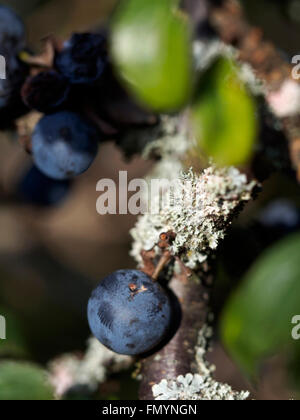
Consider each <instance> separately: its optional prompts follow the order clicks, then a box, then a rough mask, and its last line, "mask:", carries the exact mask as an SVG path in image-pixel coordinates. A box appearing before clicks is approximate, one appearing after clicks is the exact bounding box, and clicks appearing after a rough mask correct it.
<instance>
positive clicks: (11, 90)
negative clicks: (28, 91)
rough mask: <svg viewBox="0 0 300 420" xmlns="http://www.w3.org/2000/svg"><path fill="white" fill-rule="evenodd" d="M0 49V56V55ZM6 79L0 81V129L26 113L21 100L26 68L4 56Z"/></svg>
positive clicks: (17, 61)
mask: <svg viewBox="0 0 300 420" xmlns="http://www.w3.org/2000/svg"><path fill="white" fill-rule="evenodd" d="M1 51H2V50H1V47H0V54H1ZM5 58H6V78H5V79H0V128H6V127H7V126H9V124H10V123H11V121H13V120H14V119H15V118H17V117H19V116H20V115H22V114H24V113H25V112H26V111H27V109H28V108H27V107H26V106H25V104H24V103H23V101H22V98H21V94H20V91H21V87H22V85H23V83H24V81H25V79H26V77H27V75H28V67H27V66H26V65H25V64H24V63H22V62H21V61H20V60H19V59H18V58H16V57H15V56H13V55H12V56H9V55H6V56H5Z"/></svg>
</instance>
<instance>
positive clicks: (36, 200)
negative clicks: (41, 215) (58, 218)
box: [17, 166, 71, 206]
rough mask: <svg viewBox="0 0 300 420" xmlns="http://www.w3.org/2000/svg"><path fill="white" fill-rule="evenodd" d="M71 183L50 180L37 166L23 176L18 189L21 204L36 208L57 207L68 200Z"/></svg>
mask: <svg viewBox="0 0 300 420" xmlns="http://www.w3.org/2000/svg"><path fill="white" fill-rule="evenodd" d="M70 188H71V182H70V181H69V180H67V181H58V180H54V179H51V178H48V177H47V176H45V175H44V174H42V173H41V172H40V171H39V170H38V169H37V168H36V167H35V166H32V167H31V168H30V169H29V171H28V172H27V173H26V174H25V175H24V176H23V178H22V180H21V181H20V182H19V185H18V187H17V197H18V198H19V199H20V200H21V202H24V203H28V204H32V205H36V206H55V205H59V204H61V203H62V202H63V201H64V199H66V198H67V196H68V194H69V192H70Z"/></svg>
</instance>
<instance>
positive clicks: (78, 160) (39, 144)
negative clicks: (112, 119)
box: [32, 111, 98, 179]
mask: <svg viewBox="0 0 300 420" xmlns="http://www.w3.org/2000/svg"><path fill="white" fill-rule="evenodd" d="M97 140H98V131H97V130H96V129H95V127H94V126H93V125H92V124H90V123H89V122H88V121H86V120H85V119H83V118H82V117H81V116H80V115H79V114H76V113H73V112H69V111H61V112H57V113H54V114H51V115H47V116H44V117H43V118H42V119H41V120H40V121H39V123H38V124H37V126H36V127H35V130H34V132H33V136H32V154H33V159H34V162H35V164H36V166H37V167H38V169H40V171H41V172H43V173H44V174H45V175H47V176H49V177H50V178H53V179H68V178H72V177H74V176H76V175H79V174H81V173H83V172H85V171H86V170H87V169H88V168H89V167H90V165H91V164H92V162H93V160H94V159H95V157H96V154H97V150H98V142H97Z"/></svg>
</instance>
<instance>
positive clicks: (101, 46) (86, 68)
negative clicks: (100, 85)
mask: <svg viewBox="0 0 300 420" xmlns="http://www.w3.org/2000/svg"><path fill="white" fill-rule="evenodd" d="M105 65H106V40H105V38H104V37H103V35H100V34H90V33H83V34H74V35H73V36H72V38H71V39H70V40H69V41H67V42H66V43H65V45H64V48H63V50H62V51H61V52H60V53H58V54H57V56H56V58H55V66H56V68H57V70H58V71H59V72H60V73H61V74H62V75H63V76H65V77H66V78H67V79H69V81H70V82H71V83H73V84H85V83H92V82H95V81H96V80H97V79H99V78H100V76H101V75H102V73H103V71H104V69H105Z"/></svg>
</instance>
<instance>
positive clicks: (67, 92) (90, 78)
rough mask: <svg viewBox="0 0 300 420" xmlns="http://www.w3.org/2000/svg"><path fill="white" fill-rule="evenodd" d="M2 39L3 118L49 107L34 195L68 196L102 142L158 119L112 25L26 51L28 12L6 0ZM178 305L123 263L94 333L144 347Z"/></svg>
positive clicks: (38, 134)
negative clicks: (124, 73) (114, 46)
mask: <svg viewBox="0 0 300 420" xmlns="http://www.w3.org/2000/svg"><path fill="white" fill-rule="evenodd" d="M0 37H1V39H0V45H1V52H2V55H4V57H5V58H6V59H7V64H8V68H7V73H8V78H7V79H6V80H2V81H1V84H0V121H1V126H2V127H5V126H7V125H8V124H9V123H11V122H13V121H14V120H15V119H16V118H17V117H19V116H20V115H22V114H23V113H26V112H28V111H29V110H30V109H32V110H36V111H39V112H41V113H43V114H45V115H44V116H43V117H42V118H41V119H40V120H39V122H38V124H37V125H36V127H35V128H34V131H33V134H32V138H31V141H30V145H29V147H28V144H26V147H27V148H29V150H30V152H31V153H32V157H33V161H34V166H33V167H32V168H31V169H30V170H29V172H28V173H27V174H26V176H25V177H24V178H23V180H22V181H21V183H20V185H19V190H20V191H19V193H20V194H21V195H22V197H23V198H24V199H26V200H28V201H31V202H34V203H39V204H43V205H49V204H53V203H57V202H58V201H60V200H61V199H62V198H63V197H64V195H65V193H66V192H67V191H68V189H69V185H70V179H71V178H73V177H74V176H76V175H79V174H81V173H83V172H84V171H86V170H87V169H88V168H89V166H90V165H91V164H92V162H93V160H94V158H95V156H96V154H97V150H98V145H99V142H102V141H104V140H106V139H112V138H114V139H118V138H120V137H121V136H122V135H123V134H124V133H125V132H126V131H127V130H128V129H129V128H131V129H132V128H134V127H136V128H137V127H144V126H145V125H152V124H155V123H156V122H157V118H156V116H155V115H153V114H150V113H148V112H147V111H145V110H143V109H142V108H141V107H140V106H138V105H137V104H136V103H135V102H134V101H133V100H132V99H131V98H130V97H129V96H128V95H127V93H126V91H125V90H124V89H123V88H122V86H121V85H120V83H119V82H118V80H117V78H116V77H115V75H114V72H113V68H112V66H111V63H110V60H109V55H108V51H107V40H106V35H105V34H104V33H96V34H91V33H83V34H74V35H73V36H72V37H71V39H70V40H69V41H67V42H65V43H64V44H62V45H58V43H57V42H54V40H48V50H47V51H46V52H45V53H44V54H42V55H40V56H31V55H30V54H29V53H27V54H26V57H27V58H26V60H25V61H26V62H25V63H24V62H22V61H21V59H20V57H23V58H24V54H21V55H20V53H21V52H24V48H25V30H24V26H23V24H22V22H21V20H20V19H19V18H18V17H17V16H16V15H15V14H14V13H13V12H12V11H11V10H10V9H7V8H5V7H1V8H0ZM172 316H173V310H172V305H171V300H170V298H169V296H168V294H167V292H166V291H165V290H164V289H163V288H162V287H161V286H160V285H159V284H158V283H157V282H155V281H154V280H153V279H152V278H150V277H149V276H148V275H146V274H144V273H143V272H141V271H135V270H123V271H117V272H116V273H113V274H112V275H110V276H108V277H107V278H105V279H104V280H103V281H102V282H101V283H100V285H99V286H98V288H97V289H96V290H95V291H94V293H93V294H92V296H91V299H90V301H89V305H88V318H89V323H90V327H91V330H92V332H93V334H94V335H95V336H96V337H97V338H98V339H99V340H100V341H101V342H102V343H103V344H104V345H105V346H107V347H108V348H110V349H112V350H114V351H115V352H117V353H121V354H129V355H137V354H143V353H145V352H148V351H150V350H152V349H153V348H155V347H156V346H158V345H159V344H160V343H161V342H162V341H163V340H164V339H165V338H166V337H167V336H168V334H169V333H170V331H171V328H170V327H171V324H172Z"/></svg>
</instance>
